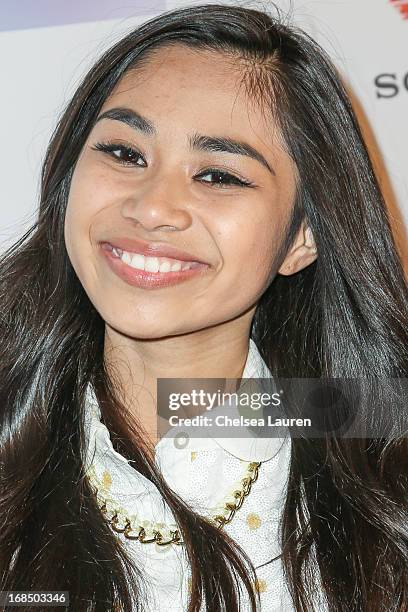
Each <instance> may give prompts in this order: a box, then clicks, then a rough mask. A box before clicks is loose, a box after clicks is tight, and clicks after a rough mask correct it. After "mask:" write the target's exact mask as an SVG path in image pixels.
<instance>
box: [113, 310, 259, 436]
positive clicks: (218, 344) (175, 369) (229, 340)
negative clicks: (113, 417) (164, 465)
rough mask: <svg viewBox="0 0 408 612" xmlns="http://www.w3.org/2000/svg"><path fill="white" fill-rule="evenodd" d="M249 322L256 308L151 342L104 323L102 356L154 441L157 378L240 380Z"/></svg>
mask: <svg viewBox="0 0 408 612" xmlns="http://www.w3.org/2000/svg"><path fill="white" fill-rule="evenodd" d="M251 320H252V311H251V312H247V313H246V317H245V318H239V319H237V320H235V321H228V324H221V325H217V326H216V327H214V328H206V329H204V330H200V331H198V332H194V333H192V334H183V335H179V336H168V337H165V338H158V339H148V340H145V339H135V338H129V337H127V336H124V335H123V334H120V333H119V332H117V331H116V330H114V329H113V328H111V327H109V326H108V325H107V326H106V328H105V348H104V359H105V361H106V363H107V365H108V367H109V369H112V371H113V372H114V374H115V377H119V380H120V384H121V387H122V388H123V389H124V392H125V398H124V400H125V405H126V407H127V409H128V410H129V411H130V413H131V414H132V415H134V417H135V419H137V420H138V422H140V423H141V424H142V426H143V428H144V429H145V430H146V436H147V439H148V442H149V444H150V445H152V446H153V447H154V446H155V445H156V444H157V442H158V432H157V379H158V378H231V379H240V378H241V377H242V374H243V371H244V367H245V362H246V359H247V356H248V347H249V334H250V323H251ZM234 323H235V325H234Z"/></svg>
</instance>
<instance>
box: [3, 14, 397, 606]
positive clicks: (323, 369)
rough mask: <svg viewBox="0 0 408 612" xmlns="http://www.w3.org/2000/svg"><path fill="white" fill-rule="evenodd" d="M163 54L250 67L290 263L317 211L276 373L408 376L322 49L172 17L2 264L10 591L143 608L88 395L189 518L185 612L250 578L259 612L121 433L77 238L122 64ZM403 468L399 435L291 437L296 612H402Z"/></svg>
mask: <svg viewBox="0 0 408 612" xmlns="http://www.w3.org/2000/svg"><path fill="white" fill-rule="evenodd" d="M168 44H183V45H187V46H188V47H194V48H200V49H211V50H216V51H219V52H220V53H224V54H228V55H229V56H233V57H235V58H236V60H237V62H238V61H240V60H248V59H249V60H250V61H249V62H248V61H246V62H245V68H246V69H245V70H244V71H243V83H245V86H246V87H247V91H248V94H249V95H252V96H254V97H257V98H258V99H259V100H260V101H262V102H263V104H266V105H267V107H269V110H270V112H271V113H273V114H274V116H275V117H276V119H277V121H278V124H279V127H280V129H281V131H282V134H283V136H284V141H285V145H286V147H287V150H288V152H289V154H290V155H291V157H292V158H293V160H294V162H295V164H296V167H297V172H298V178H299V180H298V190H297V196H296V200H295V203H294V208H293V215H292V218H291V222H290V224H289V226H288V228H287V234H286V239H285V241H284V245H283V249H282V253H281V255H282V257H283V256H284V254H285V252H286V250H287V249H288V247H289V246H290V244H291V241H292V240H293V238H294V237H295V235H296V232H297V230H298V229H299V227H300V223H301V221H302V220H303V219H305V220H307V222H308V225H309V226H310V228H311V229H312V232H313V234H314V237H315V241H316V244H317V250H318V258H317V260H316V261H315V262H314V263H313V264H311V265H310V266H308V267H307V268H305V269H304V270H302V271H300V272H298V273H296V274H294V275H292V276H283V275H277V276H276V277H275V278H274V279H273V281H272V282H271V284H270V286H269V287H268V289H267V290H266V291H265V293H264V294H263V295H262V297H261V299H260V301H259V304H258V306H257V310H256V313H255V316H254V319H253V327H252V330H251V333H252V337H253V339H254V340H255V342H256V343H257V345H258V348H259V350H260V352H261V354H262V356H263V358H264V359H265V361H266V363H267V365H268V367H269V368H270V370H271V371H272V373H273V374H274V375H276V376H282V377H296V378H306V377H326V376H327V377H339V376H342V377H343V376H344V377H347V376H352V377H360V376H362V377H365V376H371V377H404V376H406V373H407V371H408V350H407V348H408V331H407V330H408V309H407V303H408V300H407V297H408V289H407V284H406V280H405V278H404V274H403V270H402V266H401V262H400V259H399V257H398V254H397V251H396V246H395V243H394V239H393V236H392V232H391V228H390V224H389V221H388V217H387V212H386V207H385V204H384V201H383V197H382V194H381V192H380V189H379V186H378V183H377V180H376V177H375V176H374V172H373V169H372V165H371V163H370V159H369V156H368V153H367V150H366V147H365V144H364V142H363V139H362V135H361V132H360V129H359V126H358V125H357V122H356V119H355V115H354V113H353V110H352V108H351V105H350V101H349V98H348V96H347V94H346V93H345V90H344V88H343V85H342V84H341V81H340V78H339V76H338V75H337V73H336V71H335V69H334V67H333V66H332V64H331V62H330V61H329V59H328V58H327V56H326V54H325V52H324V51H323V50H322V49H321V48H320V47H319V46H318V45H317V44H316V43H315V42H314V41H313V40H312V39H311V38H310V37H309V36H308V35H307V34H305V33H303V32H302V31H299V30H298V29H296V28H294V27H293V26H290V25H288V24H287V23H286V22H285V20H284V19H282V18H280V15H279V11H277V14H276V16H274V17H272V16H271V15H269V14H267V13H264V12H262V11H257V10H253V9H247V8H241V7H233V6H229V5H212V4H209V5H201V6H194V7H189V8H182V9H179V10H175V11H171V12H166V13H163V14H161V15H160V16H158V17H156V18H154V19H151V20H149V21H147V22H145V23H144V24H143V25H141V26H140V27H138V28H137V29H136V30H134V31H132V32H131V33H130V34H128V35H127V36H126V37H125V38H123V39H122V40H120V41H119V42H118V43H117V44H115V45H114V46H113V47H112V48H111V49H110V50H109V51H107V52H106V53H105V54H104V55H103V57H102V58H101V59H100V60H99V61H98V62H97V63H96V65H94V67H93V68H92V69H91V70H90V71H89V73H88V74H87V75H86V77H85V78H84V80H83V82H82V83H81V85H80V86H79V88H78V90H77V91H76V93H75V95H74V97H73V99H72V101H71V102H70V103H69V104H68V106H67V108H66V110H65V112H64V114H63V115H62V117H61V119H60V121H59V123H58V126H57V128H56V130H55V132H54V134H53V136H52V139H51V142H50V145H49V147H48V150H47V153H46V157H45V161H44V165H43V170H42V187H41V202H40V207H39V214H38V220H37V221H36V223H35V224H34V225H33V226H32V227H31V228H30V229H29V231H27V232H26V234H25V235H24V236H22V237H21V239H20V240H18V241H17V242H16V243H15V244H14V245H13V246H12V247H11V248H9V249H8V250H7V251H6V252H5V253H4V254H3V255H2V257H1V262H0V263H1V266H0V292H1V296H0V299H1V318H0V325H1V343H0V355H1V359H0V419H1V421H0V422H1V428H0V432H1V433H0V435H1V445H0V468H1V491H0V517H1V530H0V578H1V580H0V587H1V588H0V590H29V589H36V590H39V589H42V590H58V589H61V588H63V589H64V590H68V591H69V592H70V600H71V603H70V607H71V608H72V609H73V610H75V611H81V610H98V611H99V610H100V611H103V612H106V610H108V609H112V610H113V609H121V610H125V611H130V610H131V609H132V601H133V602H135V601H142V600H143V593H144V590H143V589H144V580H143V572H142V571H141V570H140V568H138V567H136V566H135V564H134V563H133V562H132V561H131V559H130V558H128V556H127V554H126V551H125V550H124V548H123V547H122V545H121V544H120V542H119V540H118V539H117V538H116V537H115V536H114V534H113V533H112V532H111V530H110V528H109V526H107V524H106V522H105V520H104V518H103V515H102V514H101V512H100V511H99V508H98V506H97V504H96V500H95V497H94V495H93V493H92V490H91V488H90V486H89V484H88V481H87V479H86V477H85V474H84V465H83V460H82V457H83V456H84V399H85V389H86V387H87V385H88V384H89V383H92V384H93V385H94V387H95V389H96V391H97V396H98V398H99V399H100V401H101V406H102V413H103V417H104V419H105V422H106V423H108V424H109V428H110V430H111V432H112V438H113V441H114V445H115V448H117V449H118V450H119V451H120V452H122V453H123V454H125V455H126V456H127V457H128V458H131V459H132V460H133V461H134V462H135V463H134V466H135V468H136V469H137V470H139V471H140V472H142V473H143V474H144V475H146V476H147V477H148V478H150V479H151V480H152V481H153V482H154V483H155V484H156V485H157V487H158V488H159V489H160V491H161V493H162V495H163V497H164V498H165V500H166V501H167V503H168V504H169V505H170V507H171V509H172V510H173V512H174V513H175V516H176V519H177V521H178V523H179V526H180V530H181V532H182V536H183V539H184V541H185V542H186V552H187V555H188V558H189V561H190V564H191V571H192V588H191V599H190V604H189V611H190V612H192V611H197V610H198V609H199V608H200V605H202V602H203V601H205V602H207V604H206V605H207V606H208V608H207V609H210V610H212V611H217V610H226V609H228V610H229V611H231V612H232V611H234V610H239V609H240V603H239V588H237V586H238V587H239V585H241V586H242V584H243V585H244V587H245V589H246V590H247V591H248V593H249V596H250V599H251V609H252V610H255V609H256V606H257V605H258V604H257V599H256V597H257V596H256V590H255V589H254V587H253V584H254V579H255V574H254V568H253V567H252V565H251V563H250V562H249V559H247V558H246V557H245V555H244V553H243V551H242V550H240V549H239V548H238V546H237V545H236V544H235V543H234V542H232V541H231V540H230V539H229V538H228V536H227V535H226V534H225V533H223V532H221V531H220V530H219V529H217V528H216V527H214V526H213V525H212V524H210V523H209V522H208V521H206V520H205V519H203V518H201V517H199V516H197V515H196V514H195V513H193V512H192V511H191V510H190V509H189V508H188V507H187V506H186V505H185V504H184V503H183V501H182V500H181V499H179V498H178V497H177V496H176V495H175V494H174V493H172V491H171V490H170V489H169V488H168V487H167V486H166V483H165V481H164V479H163V478H162V477H161V474H160V473H159V472H158V469H157V467H156V466H155V464H154V462H153V461H152V459H151V457H150V455H149V452H148V449H147V448H145V445H144V443H143V439H142V436H141V435H140V431H139V428H138V426H137V424H135V423H130V422H127V421H126V418H125V415H124V411H123V410H122V406H121V404H120V402H119V400H118V398H117V394H115V392H114V385H113V382H112V380H111V378H110V377H109V373H108V371H107V369H106V367H105V364H104V360H103V343H104V321H103V320H102V318H101V317H100V315H99V313H98V312H97V311H96V310H95V308H94V306H93V305H92V303H91V302H90V300H89V298H88V297H87V295H86V293H85V291H84V288H83V287H82V285H81V283H80V282H79V280H78V278H77V276H76V274H75V272H74V270H73V268H72V266H71V264H70V261H69V258H68V255H67V252H66V248H65V243H64V231H63V227H64V216H65V210H66V205H67V197H68V193H69V189H70V181H71V177H72V173H73V169H74V166H75V163H76V161H77V159H78V156H79V153H80V151H81V149H82V147H83V145H84V142H85V140H86V138H87V136H88V134H89V132H90V130H91V129H92V127H93V125H94V122H95V120H96V117H97V115H98V112H99V110H100V108H101V106H102V104H103V102H104V101H105V100H106V98H107V97H108V95H109V94H110V92H111V91H112V89H113V87H114V86H115V84H116V83H117V82H118V80H119V79H120V78H121V77H122V76H123V74H124V73H125V72H126V71H127V70H129V69H131V68H135V69H137V67H138V65H140V62H142V61H143V59H144V58H148V53H149V51H150V50H153V49H157V48H159V47H161V46H163V45H168ZM407 460H408V448H407V439H406V438H403V437H400V438H395V439H393V440H392V441H391V442H390V441H389V442H385V441H384V440H383V439H374V438H373V439H347V438H335V437H334V438H329V437H323V438H315V439H308V440H305V439H301V438H299V439H293V440H292V455H291V466H290V479H289V483H288V492H287V501H286V505H285V508H284V514H283V518H282V521H283V522H282V561H283V564H284V569H285V573H286V577H287V583H288V585H289V589H290V592H291V595H292V598H293V603H294V607H295V609H296V610H297V611H300V610H311V609H312V607H311V604H310V595H311V593H312V592H313V590H314V589H316V588H318V589H319V588H320V589H321V590H322V592H323V593H324V594H325V596H326V598H327V602H328V605H329V609H330V610H333V611H339V612H340V611H341V612H344V611H345V610H348V611H352V610H355V611H361V610H364V611H367V612H376V611H380V610H390V611H391V610H395V611H396V610H400V611H401V610H406V609H407V607H408V572H407V559H408V520H407V497H408V495H407V493H408V482H407ZM271 557H272V555H271ZM314 559H315V561H316V562H317V568H318V570H319V571H318V573H317V575H316V572H314V571H312V569H311V568H312V563H313V562H314ZM315 581H317V582H315ZM113 602H116V603H115V604H114V603H113ZM208 602H211V604H210V603H208ZM115 606H116V607H115Z"/></svg>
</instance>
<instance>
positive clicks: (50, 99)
mask: <svg viewBox="0 0 408 612" xmlns="http://www.w3.org/2000/svg"><path fill="white" fill-rule="evenodd" d="M201 3H202V2H197V1H195V2H194V1H190V2H189V1H186V2H179V1H177V0H127V2H126V4H122V2H119V1H115V0H98V2H93V3H88V6H86V3H81V2H79V0H78V1H77V2H74V1H72V2H71V3H67V2H66V1H65V0H19V2H15V1H14V0H2V2H1V4H0V65H1V75H2V89H1V95H0V116H1V135H2V138H1V140H2V146H1V147H0V162H1V165H0V167H1V181H0V201H1V206H0V250H3V249H4V248H6V247H7V246H9V245H10V244H11V243H12V242H13V241H14V240H15V239H16V238H17V237H18V236H19V235H21V234H22V233H23V232H24V230H25V229H26V228H28V226H29V225H31V223H32V222H33V220H34V218H35V216H36V209H37V205H38V191H39V176H40V168H41V162H42V159H43V155H44V152H45V148H46V144H47V142H48V140H49V137H50V135H51V132H52V130H53V128H54V126H55V123H56V121H57V118H58V116H59V114H60V113H61V111H62V109H63V106H64V104H65V103H66V102H67V101H68V100H69V98H70V97H71V95H72V93H73V92H74V90H75V87H76V85H77V84H78V82H79V80H80V78H81V76H82V75H83V74H84V73H85V72H86V71H87V69H88V68H89V66H90V65H91V64H92V63H93V62H94V61H95V59H96V58H97V57H98V56H99V55H100V54H101V52H102V51H103V50H104V49H106V48H107V47H109V46H110V45H111V44H112V43H113V42H115V41H116V40H118V38H120V37H121V36H122V35H123V34H124V33H126V32H127V31H129V30H130V29H132V28H133V27H135V26H136V25H138V24H139V23H142V22H143V21H145V20H146V19H147V18H149V17H151V16H153V15H157V14H159V13H160V12H162V11H163V10H168V9H172V8H176V7H178V6H191V5H193V4H201ZM208 3H209V2H208ZM229 3H230V4H238V3H239V4H240V5H241V6H247V7H251V8H261V9H262V8H266V9H268V7H269V6H270V3H269V2H268V0H262V1H260V2H257V1H245V0H238V2H236V1H232V2H229ZM275 3H276V4H277V5H278V6H280V7H282V8H283V9H284V10H285V11H287V10H290V14H291V20H292V21H293V22H294V23H295V24H297V25H300V26H301V27H303V28H304V29H305V30H307V31H308V32H309V33H310V34H311V35H312V36H313V37H314V38H316V39H317V40H318V41H319V42H320V43H321V44H322V45H323V46H324V47H325V48H326V50H327V51H328V52H329V54H330V56H331V57H332V59H333V60H334V62H335V63H336V64H337V66H338V67H339V68H340V71H341V72H342V74H343V76H344V79H345V81H346V82H347V83H348V84H349V87H350V89H351V91H352V92H353V98H354V102H355V108H356V110H357V111H358V115H359V118H360V121H361V124H362V126H363V129H364V132H365V134H366V138H367V140H368V142H369V145H370V149H371V151H372V155H373V157H374V158H375V163H376V167H377V171H378V174H379V176H380V179H381V182H382V184H383V187H384V191H385V194H386V197H387V203H388V206H389V210H390V213H391V215H392V219H393V225H394V231H395V234H396V237H397V241H398V244H399V247H400V250H401V253H402V256H403V258H404V263H405V264H406V266H407V269H408V247H407V244H408V240H407V227H408V173H407V167H408V113H407V109H408V0H407V1H403V0H292V1H289V0H276V2H275ZM90 5H92V6H90Z"/></svg>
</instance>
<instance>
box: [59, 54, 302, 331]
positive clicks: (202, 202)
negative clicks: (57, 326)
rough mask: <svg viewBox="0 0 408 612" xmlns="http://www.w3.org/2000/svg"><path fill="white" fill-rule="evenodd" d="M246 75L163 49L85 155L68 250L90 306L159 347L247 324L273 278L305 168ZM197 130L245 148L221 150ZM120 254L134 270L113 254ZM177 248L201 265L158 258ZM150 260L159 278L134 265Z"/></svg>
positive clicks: (115, 100)
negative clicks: (243, 79)
mask: <svg viewBox="0 0 408 612" xmlns="http://www.w3.org/2000/svg"><path fill="white" fill-rule="evenodd" d="M240 74H242V68H240V67H239V66H238V67H237V65H235V67H234V64H233V63H232V61H231V60H230V59H229V58H228V57H227V56H224V55H221V54H217V53H215V52H209V51H206V52H203V51H201V52H197V51H191V50H188V49H187V48H185V47H181V46H178V47H172V48H167V49H160V50H158V51H157V52H156V53H155V54H154V55H153V56H152V57H151V58H150V59H149V61H148V62H147V63H146V64H144V65H143V68H142V69H139V68H138V69H136V70H134V71H132V72H128V73H127V74H126V75H125V76H124V77H123V78H122V80H121V81H120V82H119V83H118V84H117V86H116V87H115V89H114V90H113V92H112V94H111V95H110V97H109V98H108V99H107V100H106V101H105V103H104V105H103V107H102V109H101V111H100V113H99V117H102V115H105V113H106V112H107V111H111V113H108V115H106V116H105V117H104V118H101V119H100V120H98V121H97V122H96V123H95V126H94V128H93V129H92V131H91V132H90V134H89V137H88V139H87V141H86V143H85V145H84V147H83V149H82V152H81V154H80V157H79V159H78V161H77V164H76V167H75V171H74V174H73V177H72V182H71V188H70V193H69V200H68V207H67V211H66V218H65V241H66V247H67V251H68V255H69V257H70V260H71V262H72V265H73V267H74V269H75V271H76V273H77V275H78V277H79V279H80V281H81V283H82V285H83V286H84V289H85V291H86V292H87V294H88V296H89V298H90V300H91V301H92V303H93V304H94V306H95V307H96V309H97V310H98V311H99V313H100V314H101V316H102V317H103V319H104V320H105V322H106V324H107V325H108V326H110V327H111V328H112V329H114V330H115V331H117V332H119V333H121V334H125V335H127V336H130V337H134V338H146V339H147V338H160V337H165V336H169V335H178V334H185V333H191V332H194V331H198V330H203V329H205V328H209V327H212V326H214V325H217V324H219V323H226V322H228V321H231V322H232V321H235V322H236V321H239V320H240V319H241V318H242V320H243V321H246V324H249V320H250V319H251V318H252V316H253V313H254V311H255V307H256V304H257V301H258V300H259V298H260V296H261V295H262V293H263V292H264V291H265V289H266V287H267V286H268V284H269V282H270V280H271V274H272V275H274V274H275V273H276V270H274V266H275V257H276V253H277V251H278V248H279V246H280V244H281V241H282V239H283V233H284V227H285V224H286V223H287V221H288V219H289V216H290V213H291V210H292V207H293V202H294V197H295V183H296V179H295V169H294V165H293V163H292V161H291V159H290V158H289V156H288V154H287V153H286V152H285V151H284V147H283V146H282V145H281V144H280V139H279V135H278V131H277V130H275V129H274V126H273V124H272V121H271V119H270V118H268V116H266V115H265V113H263V112H262V110H261V109H260V108H258V106H257V104H256V103H252V102H251V100H249V99H248V96H247V94H246V93H245V87H239V84H240V81H239V77H240ZM114 109H116V110H114ZM118 109H122V110H118ZM123 109H126V112H124V110H123ZM141 118H143V119H144V120H143V119H141ZM197 134H199V135H201V136H205V137H210V138H213V139H214V138H222V139H229V140H234V141H239V143H241V144H242V145H244V146H242V147H241V148H240V149H239V150H238V149H237V147H236V146H235V148H231V145H230V146H229V147H226V146H225V144H226V143H225V141H224V142H221V141H219V143H218V144H219V145H220V146H217V147H214V146H212V147H211V146H208V143H209V141H208V139H207V140H206V139H204V138H201V139H199V138H198V137H197ZM194 135H195V136H196V138H195V140H194V141H193V136H194ZM194 144H195V146H194ZM213 144H214V143H213ZM221 145H222V146H221ZM225 149H228V150H225ZM120 245H122V247H126V248H122V250H124V251H126V250H128V251H129V252H130V255H129V257H128V259H127V260H126V257H127V256H126V255H122V257H125V260H124V261H123V260H121V259H119V258H117V255H116V254H117V253H119V255H120V250H119V251H116V254H115V253H114V252H112V251H111V250H110V251H109V250H107V249H111V248H112V246H113V247H115V246H116V247H120ZM141 245H142V246H147V247H150V251H148V254H149V257H148V258H143V256H142V255H141V253H142V252H143V249H141V248H140V246H141ZM169 246H170V247H173V248H175V249H178V250H179V251H182V252H183V253H184V256H185V259H187V260H190V261H198V262H201V266H200V267H198V268H196V269H190V270H189V271H188V270H187V271H184V272H183V271H182V270H181V271H180V272H177V271H175V270H176V268H177V265H176V267H175V268H172V267H171V266H173V264H177V263H180V262H179V260H178V258H177V257H174V258H173V257H171V258H168V257H166V258H164V259H161V258H159V259H158V260H152V259H150V257H151V256H152V255H154V254H155V252H156V251H155V249H157V248H158V247H169ZM135 253H139V258H136V259H135V257H133V260H131V258H132V256H134V254H135ZM158 254H160V251H159V252H158ZM177 254H178V255H180V253H177ZM167 255H168V253H167ZM166 260H167V262H168V263H167V264H166V265H165V266H164V268H163V267H162V268H161V270H162V271H160V270H159V271H157V268H155V267H154V266H155V265H156V264H158V265H160V264H162V263H165V261H166ZM126 261H127V263H126ZM130 262H131V263H132V265H129V263H130ZM140 262H142V263H140ZM146 262H149V263H148V265H147V267H148V268H149V269H150V271H149V270H148V271H144V272H143V271H141V270H140V269H139V270H138V269H136V268H135V267H134V265H136V266H139V267H140V266H145V267H146ZM180 265H182V264H181V263H180ZM169 267H170V271H169V272H166V271H165V270H166V269H167V270H168V268H169ZM172 270H173V271H172Z"/></svg>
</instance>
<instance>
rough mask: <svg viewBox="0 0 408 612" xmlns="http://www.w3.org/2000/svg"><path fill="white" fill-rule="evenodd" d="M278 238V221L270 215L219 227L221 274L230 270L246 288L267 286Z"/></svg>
mask: <svg viewBox="0 0 408 612" xmlns="http://www.w3.org/2000/svg"><path fill="white" fill-rule="evenodd" d="M268 213H269V211H268ZM281 235H282V233H281V222H280V219H277V218H276V216H274V215H271V214H270V213H269V214H262V213H261V212H258V213H254V214H252V215H251V216H250V217H249V216H248V215H245V216H242V217H241V218H237V219H235V221H234V222H233V223H232V222H230V223H225V224H224V225H223V226H220V227H219V228H218V237H219V240H220V242H219V244H222V247H221V249H222V257H223V261H224V270H225V271H227V270H230V273H231V274H232V275H233V276H234V277H235V278H241V279H243V278H245V285H246V286H247V287H248V286H251V287H255V286H257V285H259V284H262V283H264V282H266V280H267V278H268V277H269V274H270V271H271V268H272V265H273V260H274V255H275V253H276V252H277V249H278V247H279V244H280V239H281Z"/></svg>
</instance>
